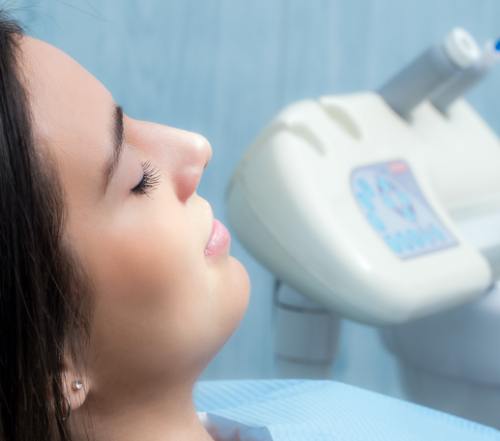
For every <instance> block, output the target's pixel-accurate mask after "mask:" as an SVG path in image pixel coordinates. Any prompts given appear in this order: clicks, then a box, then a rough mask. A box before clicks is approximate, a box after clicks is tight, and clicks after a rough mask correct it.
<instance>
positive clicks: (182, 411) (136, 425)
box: [70, 382, 213, 441]
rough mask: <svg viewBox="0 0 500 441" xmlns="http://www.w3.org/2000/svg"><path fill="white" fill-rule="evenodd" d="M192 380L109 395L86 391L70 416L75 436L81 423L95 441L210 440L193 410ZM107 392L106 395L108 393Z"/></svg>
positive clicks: (81, 436)
mask: <svg viewBox="0 0 500 441" xmlns="http://www.w3.org/2000/svg"><path fill="white" fill-rule="evenodd" d="M193 387H194V383H193V382H191V383H190V384H186V385H176V386H175V387H171V388H167V389H165V388H163V387H158V385H157V387H156V388H155V389H152V390H149V391H145V390H141V391H137V390H134V391H132V390H128V391H126V393H121V394H120V396H117V395H116V394H115V395H114V397H113V399H111V400H109V399H106V400H105V399H103V397H102V396H98V395H97V394H92V393H90V394H89V396H88V397H87V400H86V401H85V404H84V405H83V406H82V407H81V408H79V409H78V410H77V411H76V412H74V413H73V414H72V415H71V417H70V421H71V431H72V433H73V434H74V435H75V439H76V440H85V439H86V437H85V435H86V434H85V432H84V431H83V430H82V427H88V428H89V435H90V438H91V439H92V440H95V441H138V440H140V441H174V440H175V441H181V440H186V441H213V438H212V437H211V436H210V435H209V433H208V432H207V430H206V429H205V427H204V426H203V424H202V423H201V421H200V420H199V418H198V415H197V414H196V409H195V406H194V403H193V395H192V394H193ZM108 396H109V395H108Z"/></svg>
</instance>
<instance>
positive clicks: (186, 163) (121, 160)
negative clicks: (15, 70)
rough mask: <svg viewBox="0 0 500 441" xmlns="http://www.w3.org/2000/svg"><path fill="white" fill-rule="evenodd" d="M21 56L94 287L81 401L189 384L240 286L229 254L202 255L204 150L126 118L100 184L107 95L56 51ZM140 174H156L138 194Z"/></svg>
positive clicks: (29, 48)
mask: <svg viewBox="0 0 500 441" xmlns="http://www.w3.org/2000/svg"><path fill="white" fill-rule="evenodd" d="M21 50H22V63H23V64H22V68H23V71H24V75H25V77H26V80H27V87H28V90H29V93H30V103H31V106H32V110H33V114H34V126H35V136H36V139H35V140H36V146H37V149H40V151H41V152H48V153H49V154H50V155H51V156H52V157H53V158H55V160H56V164H57V169H58V172H59V175H60V179H61V183H62V187H63V189H64V192H65V196H64V198H65V199H64V202H65V206H66V209H67V218H66V221H65V228H64V240H65V243H67V244H70V246H71V248H72V249H73V250H74V251H75V252H76V254H77V256H78V257H79V259H80V261H81V264H82V265H83V267H84V269H85V270H86V272H87V273H88V274H89V275H90V276H91V280H92V283H93V286H94V287H95V292H93V293H92V295H93V296H94V297H93V303H94V309H93V314H92V319H91V341H90V353H89V354H88V355H87V358H86V360H87V362H86V366H85V369H86V371H87V372H88V375H89V379H90V385H89V388H90V394H91V395H90V396H92V393H93V394H94V396H99V397H100V399H101V403H102V400H112V399H116V400H120V399H123V396H122V394H130V392H132V391H131V388H132V389H133V388H137V390H134V391H133V392H134V393H135V394H140V393H144V394H151V393H154V392H152V391H154V390H162V389H163V388H162V387H161V386H162V385H164V386H169V387H175V384H179V383H180V382H187V381H192V380H193V379H195V378H196V376H197V375H199V373H200V371H201V370H202V369H203V368H204V366H205V365H206V363H207V362H208V361H209V360H210V358H211V357H212V356H213V355H214V353H215V352H216V351H217V350H218V349H219V348H220V347H221V345H222V344H223V343H224V342H225V341H226V339H227V338H228V337H229V336H230V334H231V333H232V331H233V330H234V329H235V327H236V326H237V324H238V322H239V321H240V319H241V317H242V315H243V313H244V310H245V308H246V305H247V301H248V292H249V287H250V286H249V280H248V275H247V273H246V271H245V269H244V267H243V266H242V265H241V264H240V262H239V261H238V260H236V259H235V258H233V257H231V256H229V254H228V252H225V253H223V254H219V255H205V253H204V249H205V245H206V243H207V240H208V238H209V236H210V233H211V231H212V221H213V214H212V210H211V207H210V205H209V204H208V203H207V201H206V200H204V199H202V198H201V197H200V196H198V194H197V193H196V188H197V186H198V183H199V180H200V177H201V175H202V172H203V169H204V167H205V166H206V164H207V162H208V161H209V160H210V157H211V156H212V149H211V147H210V144H209V143H208V142H207V140H206V139H205V138H204V137H202V136H200V135H198V134H196V133H191V132H186V131H183V130H179V129H176V128H173V127H169V126H166V125H160V124H154V123H150V122H146V121H140V120H136V119H134V118H131V117H129V116H127V115H125V114H124V115H123V149H122V150H121V154H120V155H119V157H118V159H117V162H116V164H115V166H114V168H113V170H114V172H113V173H112V175H111V176H110V177H109V180H108V181H107V185H106V179H105V170H106V166H107V165H108V164H109V162H110V160H111V159H112V158H113V157H114V155H115V153H114V147H113V145H114V143H115V135H116V130H117V129H119V124H118V125H117V124H116V115H117V112H116V108H115V107H116V104H115V102H114V100H113V97H112V96H111V94H110V93H109V92H108V90H107V89H106V88H105V87H104V86H103V85H102V84H101V83H100V82H99V81H97V80H96V79H95V78H94V77H93V76H92V75H91V74H89V72H87V71H86V70H85V69H83V68H82V67H81V66H80V65H79V64H78V63H76V62H75V61H74V60H73V59H72V58H70V57H69V56H67V55H66V54H64V53H63V52H61V51H60V50H58V49H57V48H55V47H53V46H51V45H49V44H47V43H44V42H42V41H40V40H37V39H33V38H30V37H24V38H23V43H22V46H21ZM144 80H145V81H147V78H145V79H144ZM166 87H167V86H166ZM146 162H147V164H146V165H144V164H145V163H146ZM144 169H146V174H147V173H150V172H151V171H152V172H153V175H156V177H155V176H152V177H151V176H150V178H152V179H150V181H149V184H150V187H148V186H146V188H142V189H141V188H140V187H138V185H139V183H140V182H141V180H142V179H143V176H144V174H145V170H144ZM155 182H157V184H155ZM148 386H151V387H148ZM135 398H136V399H138V398H139V397H138V396H137V395H135Z"/></svg>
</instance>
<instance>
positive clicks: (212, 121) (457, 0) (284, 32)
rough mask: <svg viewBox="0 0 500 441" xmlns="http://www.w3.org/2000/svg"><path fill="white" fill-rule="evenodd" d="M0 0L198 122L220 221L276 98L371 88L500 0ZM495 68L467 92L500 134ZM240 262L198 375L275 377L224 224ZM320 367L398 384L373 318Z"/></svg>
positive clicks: (109, 80)
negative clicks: (238, 282)
mask: <svg viewBox="0 0 500 441" xmlns="http://www.w3.org/2000/svg"><path fill="white" fill-rule="evenodd" d="M5 6H6V7H8V8H9V9H11V10H12V11H13V14H14V16H16V17H17V18H19V19H20V20H21V22H22V23H23V24H24V26H25V28H26V30H27V32H28V33H29V34H31V35H33V36H35V37H37V38H40V39H43V40H46V41H48V42H49V43H51V44H53V45H55V46H57V47H59V48H61V49H62V50H64V51H66V52H67V53H68V54H69V55H71V56H72V57H73V58H75V59H76V60H77V61H78V62H79V63H81V64H82V65H83V66H84V67H86V68H87V69H88V70H89V71H90V72H91V73H93V74H94V75H95V76H96V77H97V78H98V79H99V80H100V81H101V82H103V83H104V84H105V86H106V87H107V88H108V89H109V90H110V91H111V93H112V94H113V95H114V97H115V99H116V101H117V102H118V103H120V104H121V105H122V106H123V107H124V110H125V112H127V113H128V114H129V115H131V116H132V117H134V118H139V119H146V120H152V121H155V122H160V123H164V124H168V125H173V126H177V127H181V128H184V129H188V130H193V131H197V132H200V133H202V134H204V135H205V136H206V137H207V138H208V139H209V140H210V142H211V144H212V146H213V150H214V156H213V159H212V162H211V165H210V167H208V169H207V170H206V172H205V175H204V178H203V180H202V182H201V186H200V189H199V193H200V194H201V195H202V196H203V197H205V198H207V199H208V200H209V201H210V202H211V203H212V206H213V208H214V211H215V214H216V216H217V217H218V218H219V219H221V220H222V221H223V222H225V223H226V225H227V214H226V208H225V203H224V190H225V187H226V185H227V183H228V180H229V178H230V176H231V174H232V171H233V170H234V168H235V166H236V165H237V163H238V161H239V159H240V158H241V157H242V155H243V152H244V150H245V148H246V147H247V146H248V145H249V144H250V143H251V142H252V141H253V140H254V138H255V137H256V135H257V134H258V133H259V131H260V130H261V129H262V128H263V127H264V126H265V125H266V124H267V123H268V122H269V121H270V120H271V119H272V117H273V116H274V115H275V114H276V113H277V112H278V111H279V110H280V109H281V108H283V107H284V106H286V105H287V104H289V103H291V102H293V101H296V100H299V99H303V98H314V97H317V96H320V95H325V94H342V93H350V92H355V91H359V90H373V89H376V88H378V87H379V86H380V85H381V84H382V83H383V82H385V81H386V80H387V79H388V78H389V77H390V76H391V75H392V74H394V73H395V72H396V71H397V70H399V69H400V68H401V67H402V66H403V65H404V64H406V63H407V62H409V61H410V60H411V59H412V58H414V57H415V56H416V55H417V54H418V53H419V52H421V51H423V50H424V49H426V48H427V47H428V46H429V45H430V44H432V43H434V42H436V41H439V40H440V39H442V38H443V36H444V35H445V34H446V33H447V32H448V31H449V30H450V29H451V28H453V27H455V26H462V27H464V28H465V29H467V30H468V31H470V32H471V33H472V34H473V35H474V36H475V37H476V39H477V40H478V41H479V42H481V43H482V42H484V41H485V40H486V39H490V38H497V37H498V36H500V26H499V20H498V17H500V2H499V1H498V0H478V1H470V0H440V1H439V2H436V1H433V0H405V1H401V0H252V1H243V0H203V1H200V0H141V1H139V0H79V1H76V0H66V1H62V0H43V1H23V0H18V1H10V2H5ZM499 90H500V72H498V70H497V71H496V72H494V73H493V74H492V75H490V76H489V77H488V78H487V79H485V80H484V81H483V82H481V84H480V85H479V86H478V87H476V88H475V89H474V90H473V91H472V92H471V93H470V94H469V95H468V96H467V98H468V99H469V101H470V102H471V103H472V104H473V106H474V107H475V108H476V109H477V110H478V111H479V112H480V113H481V115H482V116H483V117H484V119H485V120H486V121H487V122H488V123H489V124H490V125H491V127H492V128H493V129H494V130H496V132H497V133H500V118H499V117H498V115H499V111H500V107H499V100H498V91H499ZM232 254H233V255H234V256H236V257H237V258H239V259H240V260H241V261H242V262H243V263H244V264H245V266H246V267H247V269H248V272H249V274H250V278H251V283H252V290H251V301H250V305H249V308H248V311H247V314H246V316H245V318H244V320H243V322H242V323H241V326H240V327H239V329H238V330H237V331H236V333H235V334H234V335H233V336H232V338H231V339H230V340H229V342H228V343H227V344H226V346H225V347H224V348H223V350H222V351H221V352H220V353H219V354H218V356H217V357H216V358H215V359H214V360H213V362H212V363H211V364H210V365H209V367H208V368H207V370H206V371H205V372H204V374H203V379H219V378H225V379H226V378H273V377H276V376H277V372H276V369H275V361H274V355H273V329H274V326H275V316H274V313H273V308H272V290H273V283H274V277H273V275H272V274H270V273H269V272H268V271H267V270H266V269H265V268H264V267H263V266H261V265H260V264H259V263H258V262H257V261H256V260H255V259H254V258H253V257H251V256H250V255H249V254H248V253H247V252H246V251H245V249H243V247H242V246H241V245H240V243H239V242H238V240H237V238H236V237H235V236H234V235H233V242H232ZM341 326H342V332H341V339H340V346H339V349H338V352H337V355H336V361H335V363H334V365H333V368H332V372H331V378H334V379H336V380H339V381H343V382H347V383H350V384H354V385H358V386H361V387H364V388H367V389H371V390H375V391H379V392H382V393H384V394H389V395H393V396H402V395H403V394H402V392H401V390H400V386H399V381H398V371H397V368H396V362H395V360H394V359H393V356H392V355H391V354H390V353H389V352H387V350H386V349H385V348H384V346H383V345H382V343H381V341H380V338H379V335H378V333H376V331H375V330H373V329H372V328H371V327H368V326H364V325H360V324H357V323H354V322H352V321H349V320H343V321H342V325H341Z"/></svg>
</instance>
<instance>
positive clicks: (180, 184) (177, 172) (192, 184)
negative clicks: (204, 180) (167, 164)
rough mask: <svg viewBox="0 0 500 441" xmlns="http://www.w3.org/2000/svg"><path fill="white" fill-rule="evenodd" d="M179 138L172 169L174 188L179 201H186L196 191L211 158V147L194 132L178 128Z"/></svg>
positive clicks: (203, 138) (202, 137)
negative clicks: (179, 143)
mask: <svg viewBox="0 0 500 441" xmlns="http://www.w3.org/2000/svg"><path fill="white" fill-rule="evenodd" d="M179 135H180V136H179V139H180V140H182V142H181V145H179V147H178V154H177V155H176V156H177V158H178V160H177V161H176V163H175V165H174V167H175V169H174V170H172V172H173V178H174V185H175V190H176V193H177V197H178V198H179V200H180V201H182V202H185V201H187V200H188V199H189V198H190V197H191V195H192V194H193V193H194V192H195V191H196V189H197V188H198V185H199V183H200V180H201V176H202V175H203V170H204V169H205V168H206V167H207V164H208V162H209V161H210V159H211V158H212V154H213V152H212V147H211V146H210V143H209V142H208V140H207V139H206V138H205V137H204V136H202V135H200V134H198V133H194V132H186V131H183V130H179Z"/></svg>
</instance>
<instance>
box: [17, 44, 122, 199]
mask: <svg viewBox="0 0 500 441" xmlns="http://www.w3.org/2000/svg"><path fill="white" fill-rule="evenodd" d="M20 49H21V53H20V69H21V70H22V71H23V77H24V80H25V83H26V84H25V85H26V88H27V90H28V94H29V101H30V105H31V109H32V114H33V122H34V128H33V130H34V135H35V141H36V144H37V147H38V148H45V149H48V150H49V151H50V153H51V156H53V157H55V159H56V161H57V162H58V165H59V171H60V175H61V178H62V179H63V181H65V180H66V185H65V186H66V187H67V188H66V190H67V191H70V192H71V191H73V190H74V191H76V190H78V188H77V187H78V185H79V184H80V185H84V184H87V185H88V178H89V174H91V173H92V170H94V169H95V168H96V166H97V164H102V163H103V161H104V160H105V158H106V155H109V142H108V140H109V139H110V137H109V135H110V122H111V111H112V108H113V104H114V101H113V97H112V96H111V94H110V93H109V92H108V90H107V89H106V88H105V87H104V86H103V85H102V84H101V83H100V82H99V81H98V80H97V79H96V78H95V77H94V76H92V75H91V74H90V73H89V72H88V71H87V70H85V69H84V68H83V67H82V66H81V65H80V64H78V63H77V62H76V61H75V60H74V59H73V58H71V57H70V56H68V55H67V54H65V53H64V52H63V51H61V50H59V49H58V48H56V47H54V46H52V45H50V44H48V43H45V42H43V41H41V40H38V39H35V38H32V37H29V36H25V37H23V38H22V41H21V45H20ZM91 177H92V178H93V179H94V178H96V176H91ZM65 178H66V179H65ZM69 178H70V179H69ZM85 178H87V182H85ZM71 186H72V187H74V188H70V187H71Z"/></svg>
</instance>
